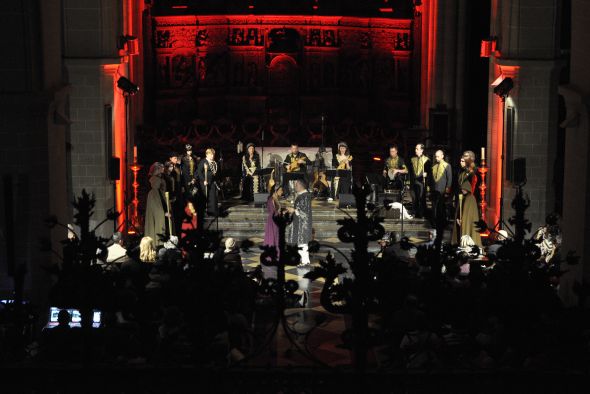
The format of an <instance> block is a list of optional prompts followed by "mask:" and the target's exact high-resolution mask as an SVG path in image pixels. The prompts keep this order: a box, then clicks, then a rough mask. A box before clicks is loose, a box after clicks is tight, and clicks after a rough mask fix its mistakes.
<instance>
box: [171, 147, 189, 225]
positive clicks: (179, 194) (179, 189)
mask: <svg viewBox="0 0 590 394" xmlns="http://www.w3.org/2000/svg"><path fill="white" fill-rule="evenodd" d="M168 161H169V162H170V163H172V164H173V166H174V168H173V170H172V172H171V174H170V175H171V176H172V178H173V179H174V185H175V189H174V193H173V194H174V196H173V195H172V193H171V194H170V201H171V202H172V201H174V202H173V203H172V216H173V217H174V218H176V219H178V220H176V221H175V222H174V225H175V230H176V231H175V234H180V231H181V225H182V223H181V220H180V218H182V216H183V214H184V206H185V203H184V186H183V179H182V170H181V168H180V162H181V157H180V155H179V154H178V153H177V152H172V153H170V155H168ZM173 197H174V199H173Z"/></svg>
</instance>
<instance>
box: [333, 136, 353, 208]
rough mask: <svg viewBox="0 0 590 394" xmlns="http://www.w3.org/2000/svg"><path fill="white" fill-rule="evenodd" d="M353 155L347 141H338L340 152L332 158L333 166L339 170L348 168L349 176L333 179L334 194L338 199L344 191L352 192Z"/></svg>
mask: <svg viewBox="0 0 590 394" xmlns="http://www.w3.org/2000/svg"><path fill="white" fill-rule="evenodd" d="M351 161H352V155H351V154H350V150H349V149H348V145H347V144H346V142H344V141H342V142H339V143H338V153H336V154H335V155H334V157H333V159H332V166H333V167H334V168H336V169H338V170H348V174H347V176H343V177H341V176H336V177H334V180H333V185H332V189H333V194H334V198H336V199H338V198H339V197H340V194H342V193H350V187H351V185H352V164H351V163H350V162H351Z"/></svg>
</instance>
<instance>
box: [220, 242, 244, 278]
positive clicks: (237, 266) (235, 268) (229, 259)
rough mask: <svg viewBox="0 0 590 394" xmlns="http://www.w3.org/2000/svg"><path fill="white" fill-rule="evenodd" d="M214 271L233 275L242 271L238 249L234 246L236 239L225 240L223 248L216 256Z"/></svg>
mask: <svg viewBox="0 0 590 394" xmlns="http://www.w3.org/2000/svg"><path fill="white" fill-rule="evenodd" d="M216 271H217V272H218V273H221V274H226V275H234V274H240V273H243V272H244V267H242V257H241V256H240V250H239V249H238V248H237V247H236V240H235V239H233V238H228V239H226V240H225V249H224V250H223V252H221V253H218V254H217V256H216Z"/></svg>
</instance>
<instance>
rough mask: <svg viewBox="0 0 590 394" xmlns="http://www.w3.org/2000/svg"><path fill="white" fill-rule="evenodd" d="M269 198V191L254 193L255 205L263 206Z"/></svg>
mask: <svg viewBox="0 0 590 394" xmlns="http://www.w3.org/2000/svg"><path fill="white" fill-rule="evenodd" d="M267 199H268V193H254V206H255V207H263V206H265V205H266V200H267Z"/></svg>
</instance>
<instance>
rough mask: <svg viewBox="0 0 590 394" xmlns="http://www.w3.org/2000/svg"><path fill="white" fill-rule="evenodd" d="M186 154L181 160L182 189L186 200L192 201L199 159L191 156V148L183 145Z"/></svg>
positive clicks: (195, 187) (195, 191)
mask: <svg viewBox="0 0 590 394" xmlns="http://www.w3.org/2000/svg"><path fill="white" fill-rule="evenodd" d="M185 149H186V153H185V154H184V155H183V156H182V159H181V172H182V187H183V190H184V195H185V197H186V198H188V199H190V200H192V201H194V199H195V198H196V194H197V165H198V164H199V158H198V157H197V156H195V155H193V147H192V145H190V144H186V145H185Z"/></svg>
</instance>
